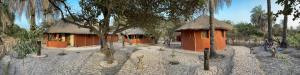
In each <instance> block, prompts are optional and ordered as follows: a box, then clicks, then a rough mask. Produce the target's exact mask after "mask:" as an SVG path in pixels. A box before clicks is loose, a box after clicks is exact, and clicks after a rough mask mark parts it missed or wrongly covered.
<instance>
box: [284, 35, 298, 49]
mask: <svg viewBox="0 0 300 75" xmlns="http://www.w3.org/2000/svg"><path fill="white" fill-rule="evenodd" d="M299 37H300V32H298V33H294V34H293V33H292V34H289V36H288V39H287V40H288V43H289V45H290V46H292V47H300V38H299Z"/></svg>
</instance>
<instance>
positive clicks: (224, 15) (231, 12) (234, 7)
mask: <svg viewBox="0 0 300 75" xmlns="http://www.w3.org/2000/svg"><path fill="white" fill-rule="evenodd" d="M67 1H68V2H67V3H68V4H69V5H70V6H71V8H72V11H80V7H79V4H78V2H79V0H67ZM275 1H276V0H272V11H273V12H277V11H278V10H279V9H282V8H283V7H282V6H279V5H277V4H275ZM266 2H267V0H232V3H231V6H229V7H226V6H224V7H223V8H222V9H220V10H218V13H216V18H217V19H219V20H231V21H233V23H240V22H250V15H251V13H250V11H251V10H252V8H254V7H255V6H258V5H262V7H263V9H264V10H265V11H266V9H267V7H266V6H267V3H266ZM282 19H283V17H282V16H279V17H278V18H277V21H276V23H280V21H281V20H282ZM291 19H292V16H289V22H288V26H289V27H290V26H293V27H294V28H296V27H297V26H299V22H300V21H299V20H296V21H292V20H291ZM40 22H41V21H39V22H37V24H39V23H40ZM15 23H16V24H18V25H20V26H21V27H23V28H27V29H28V28H29V24H28V21H27V20H26V18H25V16H24V15H22V16H18V15H17V16H16V21H15Z"/></svg>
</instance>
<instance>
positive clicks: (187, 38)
mask: <svg viewBox="0 0 300 75" xmlns="http://www.w3.org/2000/svg"><path fill="white" fill-rule="evenodd" d="M194 41H195V39H194V31H191V30H186V31H182V32H181V46H182V48H183V49H186V50H195V42H194Z"/></svg>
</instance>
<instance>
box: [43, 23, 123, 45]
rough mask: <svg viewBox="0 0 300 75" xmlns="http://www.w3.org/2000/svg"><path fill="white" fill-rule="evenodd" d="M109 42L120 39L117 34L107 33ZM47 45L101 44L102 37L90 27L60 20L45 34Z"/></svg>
mask: <svg viewBox="0 0 300 75" xmlns="http://www.w3.org/2000/svg"><path fill="white" fill-rule="evenodd" d="M107 39H108V41H109V42H115V41H118V37H117V35H107ZM44 41H45V42H46V46H47V47H56V48H65V47H68V46H72V47H81V46H91V45H99V44H100V38H99V36H98V35H96V34H95V33H93V32H91V31H90V29H88V28H80V27H78V26H76V25H74V24H71V23H66V22H64V21H58V22H57V23H55V24H54V25H52V26H51V27H50V28H49V29H48V30H47V31H46V33H45V34H44Z"/></svg>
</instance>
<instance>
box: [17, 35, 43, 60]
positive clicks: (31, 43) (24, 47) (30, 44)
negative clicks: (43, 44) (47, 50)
mask: <svg viewBox="0 0 300 75" xmlns="http://www.w3.org/2000/svg"><path fill="white" fill-rule="evenodd" d="M40 36H41V32H39V30H36V31H24V32H21V33H20V35H18V41H17V44H16V45H15V46H14V48H13V49H14V51H15V52H16V53H17V55H18V56H17V57H18V58H24V57H25V56H26V55H27V54H30V53H32V52H36V51H37V50H38V47H37V46H38V44H37V41H38V38H39V37H40Z"/></svg>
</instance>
